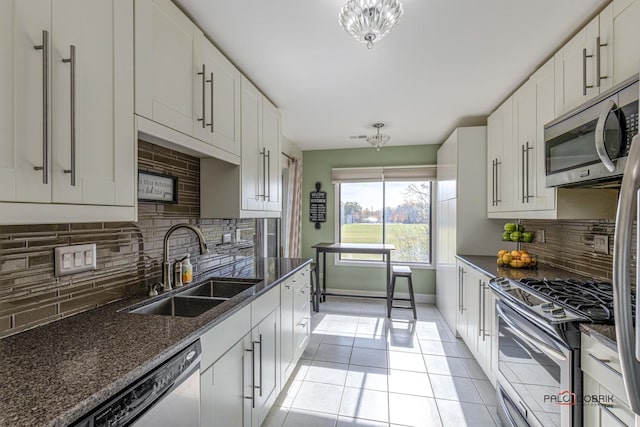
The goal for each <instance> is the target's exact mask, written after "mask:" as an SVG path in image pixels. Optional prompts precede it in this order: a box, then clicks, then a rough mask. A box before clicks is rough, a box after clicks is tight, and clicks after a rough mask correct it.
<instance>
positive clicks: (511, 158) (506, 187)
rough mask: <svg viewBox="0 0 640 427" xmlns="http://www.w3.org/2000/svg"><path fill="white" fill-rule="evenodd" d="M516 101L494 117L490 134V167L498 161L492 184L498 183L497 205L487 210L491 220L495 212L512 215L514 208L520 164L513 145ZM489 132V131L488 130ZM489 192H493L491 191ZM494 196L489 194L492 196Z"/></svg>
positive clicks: (505, 105) (502, 106)
mask: <svg viewBox="0 0 640 427" xmlns="http://www.w3.org/2000/svg"><path fill="white" fill-rule="evenodd" d="M513 109H514V107H513V98H512V97H510V98H509V99H507V100H506V101H505V102H504V103H503V104H502V105H501V106H500V107H499V108H498V110H496V111H495V112H494V113H493V114H492V116H491V130H490V131H491V133H490V134H488V135H487V137H488V147H487V153H488V156H489V157H488V159H489V163H492V160H495V164H496V166H495V172H494V173H493V174H492V176H495V178H492V179H491V180H488V181H489V183H492V182H494V181H493V180H495V183H496V188H495V190H493V191H494V192H495V198H496V200H495V205H494V206H492V205H491V204H489V206H487V211H488V214H489V215H488V216H489V217H491V213H494V212H509V211H513V210H514V207H515V197H516V192H515V187H514V186H515V184H516V180H515V179H514V178H515V176H516V169H515V168H516V165H515V162H516V160H517V157H516V154H517V153H516V151H515V143H514V130H513V122H514V113H513ZM487 132H489V129H487ZM488 190H491V188H489V189H488ZM491 194H493V192H490V193H489V195H491Z"/></svg>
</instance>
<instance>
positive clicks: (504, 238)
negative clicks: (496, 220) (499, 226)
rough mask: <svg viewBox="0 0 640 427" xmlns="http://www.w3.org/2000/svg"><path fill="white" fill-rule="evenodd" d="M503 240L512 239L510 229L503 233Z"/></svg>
mask: <svg viewBox="0 0 640 427" xmlns="http://www.w3.org/2000/svg"><path fill="white" fill-rule="evenodd" d="M502 241H504V242H509V241H511V233H509V232H508V231H505V232H504V233H502Z"/></svg>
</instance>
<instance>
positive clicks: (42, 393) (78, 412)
mask: <svg viewBox="0 0 640 427" xmlns="http://www.w3.org/2000/svg"><path fill="white" fill-rule="evenodd" d="M310 262H311V260H310V259H298V258H295V259H293V258H290V259H277V258H249V259H248V260H245V261H243V262H239V263H236V264H234V265H231V266H226V267H223V268H220V269H216V270H212V271H211V272H209V273H208V274H206V275H202V276H201V277H200V278H199V279H203V280H204V279H207V278H211V277H225V278H236V279H260V280H262V281H261V282H260V283H258V284H257V285H256V286H254V287H252V288H251V289H250V290H247V291H245V292H242V293H241V294H239V295H236V296H235V297H233V298H232V299H230V300H228V301H226V302H224V303H223V304H220V305H218V306H217V307H215V308H213V309H211V310H209V311H207V312H205V313H203V314H202V315H200V316H198V317H193V318H187V317H169V316H159V315H158V316H154V315H140V314H130V313H128V311H119V310H122V309H123V308H126V307H129V306H131V305H133V304H136V303H140V302H141V301H143V300H145V299H149V298H148V297H146V298H145V297H143V296H137V297H130V298H127V299H125V300H121V301H118V302H115V303H112V304H109V305H106V306H103V307H100V308H96V309H94V310H91V311H88V312H85V313H81V314H78V315H76V316H72V317H69V318H65V319H62V320H60V321H58V322H54V323H51V324H48V325H45V326H41V327H38V328H36V329H32V330H29V331H25V332H22V333H20V334H17V335H14V336H11V337H7V338H5V339H2V340H0V361H1V363H0V379H1V380H0V381H1V384H2V385H1V386H0V426H11V427H18V426H30V427H32V426H66V425H68V424H69V423H70V422H73V421H74V420H76V419H78V418H79V417H81V416H82V415H83V414H85V413H87V412H88V411H89V410H91V409H93V408H94V407H95V406H97V405H98V404H99V403H101V402H102V401H104V400H105V399H107V398H108V397H110V396H112V395H113V394H114V393H116V392H118V391H119V390H121V389H122V388H124V387H126V386H127V385H129V384H130V383H132V382H133V381H135V380H136V379H138V378H139V377H140V376H142V375H143V374H144V373H146V372H148V371H150V370H151V369H153V368H155V367H156V366H158V365H160V364H161V363H162V362H164V361H165V360H167V359H168V358H169V357H171V356H172V355H174V354H176V353H177V352H178V351H180V350H181V349H182V348H184V347H186V346H187V345H189V344H190V343H192V342H194V341H195V340H197V339H198V338H199V337H200V336H201V335H202V333H203V332H205V331H207V330H208V329H210V328H212V327H213V326H215V325H216V324H218V323H219V322H220V321H222V320H223V319H225V318H227V317H228V316H229V315H231V314H232V313H234V312H236V311H237V310H238V309H240V308H241V307H243V306H246V305H247V304H249V303H250V302H251V301H252V300H254V299H255V298H256V297H257V296H259V295H261V294H262V293H264V292H265V291H267V290H268V289H270V288H272V287H273V286H274V285H276V284H278V283H279V282H281V281H282V280H284V279H286V278H287V277H289V276H291V275H292V274H293V273H294V272H295V271H297V270H298V269H300V268H301V267H303V266H304V265H306V264H308V263H310ZM199 281H200V280H199ZM180 289H184V288H180Z"/></svg>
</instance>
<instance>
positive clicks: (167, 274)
mask: <svg viewBox="0 0 640 427" xmlns="http://www.w3.org/2000/svg"><path fill="white" fill-rule="evenodd" d="M180 228H186V229H189V230H191V231H193V232H194V233H195V234H196V237H197V238H198V243H200V255H204V254H206V253H209V250H208V249H207V242H206V241H205V238H204V235H203V234H202V231H200V229H199V228H197V227H195V226H193V225H191V224H176V225H174V226H173V227H171V228H170V229H169V231H167V234H165V235H164V245H163V250H162V254H163V255H162V284H163V286H164V290H165V291H169V290H171V289H172V286H171V276H172V273H173V271H172V269H171V262H170V261H169V238H170V237H171V234H173V232H174V231H176V230H178V229H180Z"/></svg>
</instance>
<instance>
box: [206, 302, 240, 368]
mask: <svg viewBox="0 0 640 427" xmlns="http://www.w3.org/2000/svg"><path fill="white" fill-rule="evenodd" d="M250 331H251V307H250V306H246V307H243V308H242V309H240V310H239V311H238V312H237V313H234V314H233V315H231V316H229V318H227V319H225V320H223V321H222V322H221V323H220V324H218V325H216V326H214V327H213V328H212V329H210V330H208V331H207V332H205V333H204V334H202V337H200V344H201V345H202V361H201V362H200V363H201V366H200V371H201V372H204V370H205V369H207V368H208V367H209V366H211V365H213V362H215V361H216V360H218V358H219V357H220V356H222V355H223V354H224V353H225V352H226V351H227V350H228V349H230V348H231V347H232V346H233V345H234V344H235V343H237V342H238V341H240V339H242V337H244V336H245V335H246V334H248V333H249V332H250Z"/></svg>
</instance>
